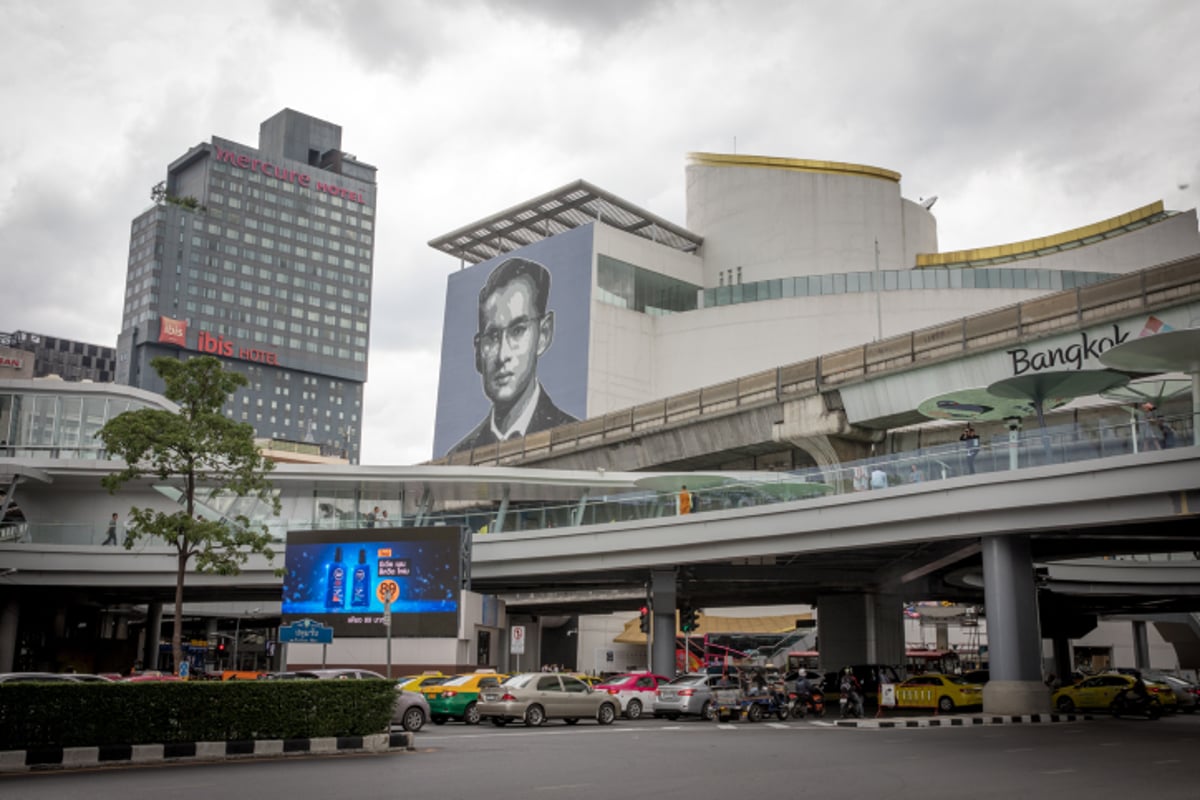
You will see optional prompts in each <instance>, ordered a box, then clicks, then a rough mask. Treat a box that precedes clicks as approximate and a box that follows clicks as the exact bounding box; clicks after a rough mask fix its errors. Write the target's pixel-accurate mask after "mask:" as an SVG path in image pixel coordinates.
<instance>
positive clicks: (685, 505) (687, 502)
mask: <svg viewBox="0 0 1200 800" xmlns="http://www.w3.org/2000/svg"><path fill="white" fill-rule="evenodd" d="M690 513H692V493H691V492H689V491H688V488H687V485H686V484H684V485H683V486H682V487H681V488H680V489H679V514H680V516H682V515H684V514H690Z"/></svg>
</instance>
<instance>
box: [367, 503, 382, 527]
mask: <svg viewBox="0 0 1200 800" xmlns="http://www.w3.org/2000/svg"><path fill="white" fill-rule="evenodd" d="M378 517H379V506H375V508H373V509H371V513H369V514H367V527H368V528H374V527H375V520H376V519H377V518H378Z"/></svg>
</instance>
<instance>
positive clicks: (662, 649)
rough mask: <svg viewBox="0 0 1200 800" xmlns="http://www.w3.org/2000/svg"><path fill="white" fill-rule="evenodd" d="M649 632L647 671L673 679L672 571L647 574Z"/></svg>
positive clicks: (673, 620) (656, 571) (673, 573)
mask: <svg viewBox="0 0 1200 800" xmlns="http://www.w3.org/2000/svg"><path fill="white" fill-rule="evenodd" d="M650 613H651V623H652V624H651V627H650V629H651V631H653V633H654V641H653V643H652V645H651V650H650V671H651V672H656V673H658V674H659V675H666V676H667V677H669V678H671V677H674V676H675V630H676V627H675V570H671V569H657V570H654V572H652V573H650Z"/></svg>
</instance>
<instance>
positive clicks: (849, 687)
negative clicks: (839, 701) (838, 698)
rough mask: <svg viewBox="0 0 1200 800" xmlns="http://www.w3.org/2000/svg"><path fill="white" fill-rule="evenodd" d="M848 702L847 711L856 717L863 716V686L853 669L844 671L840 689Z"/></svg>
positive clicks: (847, 668) (848, 668)
mask: <svg viewBox="0 0 1200 800" xmlns="http://www.w3.org/2000/svg"><path fill="white" fill-rule="evenodd" d="M838 688H839V689H840V690H841V693H842V697H843V698H845V700H846V706H845V710H846V711H847V712H849V713H852V714H853V715H854V716H857V717H862V716H863V695H862V684H861V683H859V680H858V678H857V677H856V676H855V674H854V669H853V668H852V667H846V668H845V669H844V670H842V682H841V685H840V686H839V687H838Z"/></svg>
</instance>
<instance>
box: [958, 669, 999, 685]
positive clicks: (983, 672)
mask: <svg viewBox="0 0 1200 800" xmlns="http://www.w3.org/2000/svg"><path fill="white" fill-rule="evenodd" d="M962 676H963V678H965V679H966V681H967V683H978V684H979V685H981V686H982V685H983V684H985V683H987V682H988V681H989V680H990V679H991V677H992V675H991V670H987V669H969V670H967V671H966V672H964V673H963V674H962Z"/></svg>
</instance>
